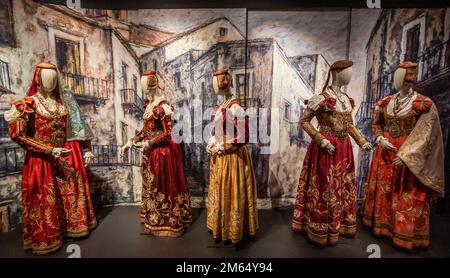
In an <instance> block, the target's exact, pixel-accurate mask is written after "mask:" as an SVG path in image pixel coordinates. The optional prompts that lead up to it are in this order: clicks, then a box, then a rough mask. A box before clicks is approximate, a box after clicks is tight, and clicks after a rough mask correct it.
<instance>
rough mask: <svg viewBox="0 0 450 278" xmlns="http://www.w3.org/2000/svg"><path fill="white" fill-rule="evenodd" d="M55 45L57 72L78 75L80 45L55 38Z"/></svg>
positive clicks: (79, 68) (79, 69)
mask: <svg viewBox="0 0 450 278" xmlns="http://www.w3.org/2000/svg"><path fill="white" fill-rule="evenodd" d="M55 44H56V62H57V63H58V67H59V70H60V71H61V72H65V73H72V74H80V73H81V62H80V43H79V42H76V41H71V40H67V39H63V38H59V37H55Z"/></svg>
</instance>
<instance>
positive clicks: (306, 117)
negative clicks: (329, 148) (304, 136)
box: [300, 108, 325, 145]
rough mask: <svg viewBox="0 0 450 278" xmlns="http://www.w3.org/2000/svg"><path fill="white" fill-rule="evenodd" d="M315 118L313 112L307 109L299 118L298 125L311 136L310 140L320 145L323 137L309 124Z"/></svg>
mask: <svg viewBox="0 0 450 278" xmlns="http://www.w3.org/2000/svg"><path fill="white" fill-rule="evenodd" d="M315 116H316V113H315V111H313V110H312V109H310V108H307V109H306V110H305V112H304V113H303V116H302V117H301V118H300V125H301V126H302V128H303V129H304V130H305V131H306V133H308V135H309V136H311V138H312V140H313V141H314V142H316V143H317V144H319V145H320V143H321V142H322V140H323V139H325V137H324V136H323V135H322V134H320V132H319V131H318V130H317V129H316V128H315V127H314V126H313V125H312V124H311V120H312V119H313V118H314V117H315Z"/></svg>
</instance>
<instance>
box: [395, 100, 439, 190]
mask: <svg viewBox="0 0 450 278" xmlns="http://www.w3.org/2000/svg"><path fill="white" fill-rule="evenodd" d="M397 156H398V157H400V159H401V160H402V161H403V162H404V163H405V164H406V166H408V168H409V170H411V172H413V174H414V175H415V176H416V177H417V178H418V179H419V180H420V182H422V183H423V184H424V185H425V186H427V187H429V188H431V189H432V190H434V191H435V192H437V193H438V194H439V195H440V196H444V144H443V140H442V131H441V125H440V122H439V114H438V111H437V109H436V106H435V105H434V104H433V105H432V106H431V109H430V111H429V112H426V113H423V114H422V115H421V116H420V118H419V119H418V121H417V123H416V125H415V127H414V129H413V130H412V132H411V134H410V135H409V136H408V138H407V139H406V141H405V142H404V143H403V145H402V146H401V147H400V149H399V150H398V153H397Z"/></svg>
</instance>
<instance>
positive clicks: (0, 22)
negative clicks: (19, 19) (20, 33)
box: [0, 0, 15, 45]
mask: <svg viewBox="0 0 450 278" xmlns="http://www.w3.org/2000/svg"><path fill="white" fill-rule="evenodd" d="M0 42H1V43H6V44H9V45H14V43H15V40H14V21H13V16H12V9H11V0H0Z"/></svg>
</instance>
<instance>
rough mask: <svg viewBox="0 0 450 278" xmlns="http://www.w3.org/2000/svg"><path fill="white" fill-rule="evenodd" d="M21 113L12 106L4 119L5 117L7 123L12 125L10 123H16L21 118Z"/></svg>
mask: <svg viewBox="0 0 450 278" xmlns="http://www.w3.org/2000/svg"><path fill="white" fill-rule="evenodd" d="M19 115H20V112H19V111H18V110H17V108H16V106H15V105H12V106H11V108H10V109H9V110H8V111H6V112H5V114H4V117H5V121H6V122H8V123H10V122H14V121H15V120H17V118H18V117H19Z"/></svg>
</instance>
